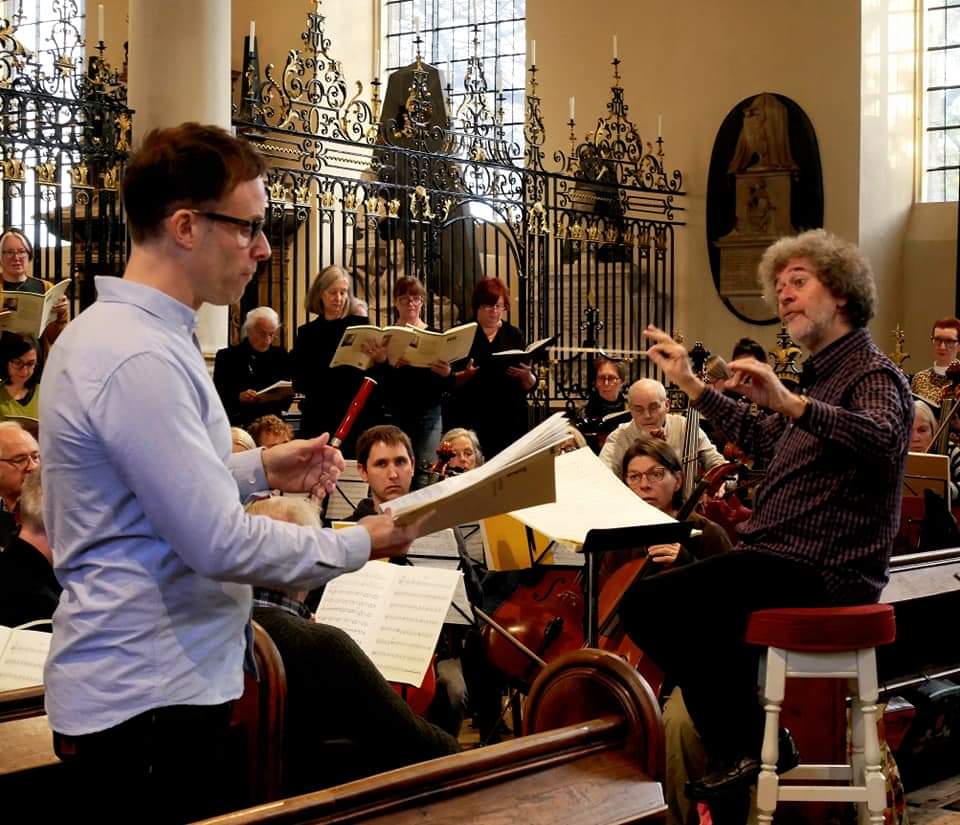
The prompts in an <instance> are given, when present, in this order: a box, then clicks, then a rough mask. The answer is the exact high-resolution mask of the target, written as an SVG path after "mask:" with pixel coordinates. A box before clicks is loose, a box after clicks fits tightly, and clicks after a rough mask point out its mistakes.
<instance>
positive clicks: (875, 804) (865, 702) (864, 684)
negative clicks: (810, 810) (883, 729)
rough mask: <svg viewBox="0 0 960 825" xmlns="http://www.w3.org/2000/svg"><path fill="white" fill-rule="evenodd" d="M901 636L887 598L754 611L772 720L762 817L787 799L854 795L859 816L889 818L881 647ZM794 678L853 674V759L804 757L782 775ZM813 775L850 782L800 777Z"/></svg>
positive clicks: (750, 632) (768, 817)
mask: <svg viewBox="0 0 960 825" xmlns="http://www.w3.org/2000/svg"><path fill="white" fill-rule="evenodd" d="M895 638H896V624H895V621H894V614H893V608H892V607H891V606H890V605H886V604H870V605H857V606H852V607H807V608H778V609H771V610H758V611H756V612H755V613H753V614H752V615H751V616H750V620H749V622H748V624H747V632H746V641H747V642H748V643H750V644H754V645H759V646H763V647H766V648H767V650H766V653H765V654H764V656H763V658H762V660H761V668H760V673H761V680H762V683H763V696H764V710H765V712H766V720H765V726H764V733H763V746H762V749H761V753H760V757H761V770H760V776H759V778H758V780H757V814H758V822H760V823H765V822H766V823H769V822H772V821H773V813H774V810H775V809H776V807H777V804H778V802H782V801H795V802H809V801H833V802H855V803H857V812H858V818H859V822H860V823H866V822H870V823H875V824H876V825H880V823H882V822H883V810H884V808H885V807H886V803H887V796H886V777H885V775H884V770H883V767H882V764H881V754H880V739H879V734H878V730H877V722H878V721H879V720H878V718H877V717H878V711H879V708H878V705H877V698H878V687H879V686H878V681H877V658H876V648H877V647H878V646H880V645H885V644H890V643H891V642H893V641H894V639H895ZM788 678H801V679H804V678H806V679H813V678H817V679H823V678H832V679H846V680H848V685H849V689H850V693H851V697H852V699H851V712H850V725H851V743H852V749H851V755H850V757H849V761H848V762H847V763H846V764H836V765H834V764H831V765H814V764H809V765H805V764H801V765H799V766H797V767H796V768H794V769H793V770H791V771H788V772H787V773H785V774H784V775H783V777H779V776H777V773H776V764H777V758H778V757H779V747H778V731H779V726H780V707H781V705H782V703H783V696H784V690H785V686H786V680H787V679H788ZM781 779H783V780H787V781H788V782H789V784H787V783H783V782H781ZM811 780H812V781H821V782H833V783H838V782H845V783H846V784H842V785H841V784H806V785H804V784H793V783H794V782H810V781H811Z"/></svg>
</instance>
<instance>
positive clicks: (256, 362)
mask: <svg viewBox="0 0 960 825" xmlns="http://www.w3.org/2000/svg"><path fill="white" fill-rule="evenodd" d="M279 329H280V317H279V316H278V315H277V313H276V311H275V310H273V309H271V308H270V307H257V308H256V309H251V310H250V312H248V313H247V317H246V319H244V322H243V326H242V327H240V337H241V341H240V343H239V344H236V345H235V346H231V347H226V348H225V349H222V350H220V351H219V352H217V359H216V361H215V362H214V366H213V383H214V385H215V386H216V388H217V393H218V394H219V396H220V400H221V401H223V407H224V409H225V410H226V411H227V416H228V417H229V418H230V423H231V424H238V425H239V426H241V427H242V426H246V425H247V424H249V423H250V422H251V421H253V420H254V419H255V418H259V417H260V416H262V415H279V414H280V413H282V412H286V411H287V410H288V409H289V408H290V403H291V402H292V401H293V391H292V390H291V391H288V392H282V391H277V392H271V393H269V394H266V395H264V396H258V395H257V391H258V390H262V389H265V388H266V387H269V386H270V385H271V384H275V383H276V382H277V381H288V380H290V378H291V376H292V373H293V365H292V362H291V360H290V356H289V354H288V353H287V351H286V350H285V349H284V348H283V346H282V345H280V344H277V345H274V341H276V340H277V331H278V330H279Z"/></svg>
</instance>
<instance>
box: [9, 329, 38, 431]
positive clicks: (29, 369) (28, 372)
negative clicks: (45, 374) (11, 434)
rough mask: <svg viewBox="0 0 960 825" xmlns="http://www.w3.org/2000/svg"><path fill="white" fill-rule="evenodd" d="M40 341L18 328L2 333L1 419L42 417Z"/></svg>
mask: <svg viewBox="0 0 960 825" xmlns="http://www.w3.org/2000/svg"><path fill="white" fill-rule="evenodd" d="M38 358H39V355H38V353H37V342H36V341H34V340H33V339H32V338H28V337H26V336H23V335H18V334H17V333H15V332H4V333H3V335H2V336H0V381H2V382H3V383H2V384H0V419H4V418H21V417H24V418H39V417H40V388H39V386H38V382H39V376H38V375H37V359H38Z"/></svg>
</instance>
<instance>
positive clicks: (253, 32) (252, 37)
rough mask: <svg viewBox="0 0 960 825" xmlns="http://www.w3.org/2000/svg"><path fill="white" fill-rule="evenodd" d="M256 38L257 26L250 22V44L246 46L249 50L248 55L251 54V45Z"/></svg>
mask: <svg viewBox="0 0 960 825" xmlns="http://www.w3.org/2000/svg"><path fill="white" fill-rule="evenodd" d="M256 36H257V24H256V22H255V21H253V20H251V21H250V42H249V44H248V45H247V48H248V49H249V51H250V54H253V43H254V40H255V38H256Z"/></svg>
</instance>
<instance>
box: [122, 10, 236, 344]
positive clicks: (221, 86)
mask: <svg viewBox="0 0 960 825" xmlns="http://www.w3.org/2000/svg"><path fill="white" fill-rule="evenodd" d="M129 15H130V30H129V43H130V60H129V66H128V73H129V74H128V97H129V103H130V108H132V109H133V110H134V111H135V112H136V114H135V115H134V121H133V128H134V137H135V139H136V138H142V137H143V136H144V135H145V134H146V133H147V132H149V131H150V130H151V129H156V128H158V127H165V126H175V125H177V124H178V123H182V122H184V121H187V120H195V121H198V122H200V123H212V124H215V125H217V126H222V127H223V128H225V129H229V128H230V103H231V101H230V0H202V2H197V0H163V2H158V0H130V5H129ZM198 335H199V337H200V345H201V347H202V348H203V352H204V355H208V356H209V355H212V354H213V353H215V352H216V351H217V350H218V349H220V348H222V347H225V346H226V345H227V307H214V306H210V305H209V304H205V305H204V306H203V307H202V308H201V309H200V328H199V330H198Z"/></svg>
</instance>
